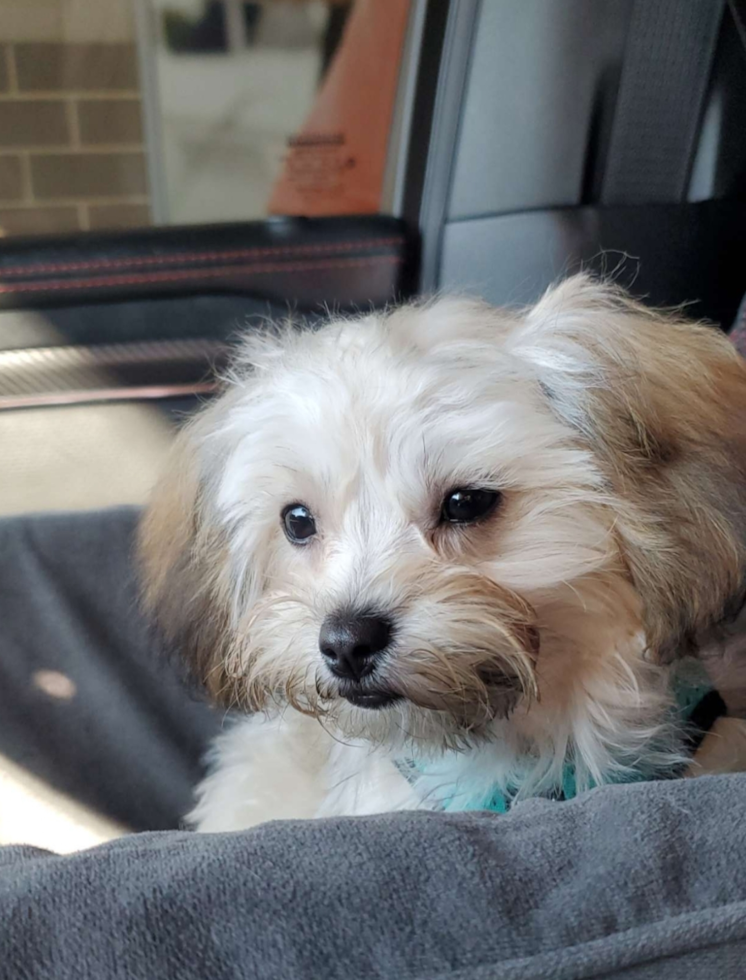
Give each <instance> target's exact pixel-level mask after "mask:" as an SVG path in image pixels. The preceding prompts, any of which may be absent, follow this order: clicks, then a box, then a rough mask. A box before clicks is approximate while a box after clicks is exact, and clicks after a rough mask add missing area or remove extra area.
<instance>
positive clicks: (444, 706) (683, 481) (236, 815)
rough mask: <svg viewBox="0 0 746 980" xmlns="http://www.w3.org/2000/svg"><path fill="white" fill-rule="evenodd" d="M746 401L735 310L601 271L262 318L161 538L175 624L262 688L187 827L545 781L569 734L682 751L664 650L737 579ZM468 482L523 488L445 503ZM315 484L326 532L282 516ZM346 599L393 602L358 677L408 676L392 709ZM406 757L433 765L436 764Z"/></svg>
mask: <svg viewBox="0 0 746 980" xmlns="http://www.w3.org/2000/svg"><path fill="white" fill-rule="evenodd" d="M745 422H746V368H744V366H743V364H742V363H741V361H740V360H739V358H738V356H737V355H736V354H735V353H734V352H733V351H732V350H731V349H730V346H729V344H728V342H727V341H726V340H725V339H724V338H722V337H720V336H719V335H718V333H717V331H715V330H714V329H713V328H711V327H705V326H699V325H694V324H690V323H686V322H684V321H682V320H681V319H679V318H677V317H675V316H672V315H663V314H658V313H652V312H650V311H648V310H646V309H644V308H643V307H641V306H638V305H637V304H635V303H633V302H632V301H631V300H629V299H628V298H626V297H625V296H623V295H622V294H621V293H619V292H618V291H616V290H614V289H613V288H611V287H609V286H607V285H604V284H602V283H598V282H595V281H593V280H591V279H589V278H587V277H583V276H581V277H575V278H573V279H570V280H567V281H565V282H564V283H561V284H560V285H559V286H557V287H556V288H554V289H552V290H550V291H549V292H548V293H547V294H546V295H545V296H544V298H543V299H542V300H541V301H540V302H539V303H538V304H537V305H536V306H535V307H533V308H531V309H529V310H527V311H523V312H514V311H502V310H496V309H493V308H491V307H488V306H486V305H484V304H481V303H477V302H468V301H464V300H449V299H443V300H438V301H436V302H432V303H426V304H422V305H415V306H407V307H403V308H401V309H398V310H395V311H393V312H391V313H388V314H372V315H370V316H367V317H362V318H360V319H357V320H345V319H341V320H336V321H333V322H331V323H330V324H329V325H328V326H326V327H324V328H323V329H321V330H319V331H317V332H309V331H296V330H294V329H293V328H290V327H288V328H283V329H278V330H277V331H272V332H267V333H264V334H262V335H252V336H250V337H248V338H247V339H246V342H245V346H244V348H243V350H242V351H241V352H240V354H239V356H238V359H237V363H236V365H235V368H234V371H233V373H232V375H231V377H230V378H229V379H228V380H227V382H226V388H225V393H224V394H223V396H222V397H221V398H220V399H218V400H217V401H216V402H215V403H214V404H213V405H211V406H210V407H209V408H208V409H207V411H205V412H204V413H203V414H202V415H201V416H200V417H198V418H197V420H196V421H195V422H193V423H192V424H190V425H189V426H188V427H187V429H186V430H185V432H184V433H183V435H182V436H181V438H180V440H179V445H178V446H177V448H176V450H175V453H174V461H173V465H172V467H171V470H170V472H169V474H168V475H167V476H166V478H165V480H164V482H163V485H162V486H161V488H160V490H159V491H158V492H157V493H156V496H155V497H154V500H153V502H152V505H151V507H150V509H149V512H148V514H147V515H146V518H145V521H144V523H143V527H142V533H141V552H142V556H143V566H144V574H145V581H146V597H147V601H148V604H149V607H150V608H151V609H152V611H153V613H154V614H155V615H156V616H157V617H158V619H159V621H160V623H161V626H162V628H163V631H164V633H165V634H166V635H167V636H168V637H169V638H170V640H171V641H172V643H173V644H174V645H175V646H177V647H178V648H179V649H180V650H181V651H182V652H183V653H184V654H185V655H186V656H187V657H188V658H189V659H190V661H191V663H192V666H193V669H194V670H195V672H196V673H197V675H198V676H199V677H200V678H201V679H202V680H203V681H204V683H205V684H206V686H207V688H208V690H209V691H210V693H211V694H212V695H213V697H214V698H216V699H217V700H219V701H220V702H221V703H223V704H227V705H229V706H231V707H236V708H241V709H248V710H249V711H253V712H257V714H255V715H253V716H252V717H249V718H247V719H246V720H244V721H241V722H239V723H238V725H237V726H236V727H235V728H232V729H231V730H230V731H228V732H227V733H226V734H225V735H224V736H223V737H222V739H221V740H220V741H219V743H218V746H217V748H216V754H215V759H216V768H215V771H214V772H213V774H212V775H211V776H210V777H209V778H208V780H207V781H206V782H205V783H204V784H203V786H202V787H201V789H200V792H199V803H198V806H197V809H196V810H195V812H194V814H193V820H194V822H195V823H196V824H197V825H198V826H199V827H200V828H201V829H204V830H216V829H237V828H239V827H242V826H248V825H249V824H251V823H255V822H258V821H261V820H264V819H268V818H271V817H278V816H280V817H286V816H301V817H311V816H319V815H325V814H330V813H342V814H344V813H359V812H375V811H376V810H381V809H395V808H403V807H412V806H420V807H438V806H440V805H442V804H443V802H444V798H445V796H446V795H447V796H448V798H449V799H450V800H451V805H453V799H454V792H455V796H456V799H458V794H459V793H460V792H462V790H463V793H464V794H465V795H473V794H474V793H475V792H479V791H481V790H484V791H485V792H486V791H488V790H489V789H490V787H495V786H502V787H509V786H510V787H515V786H519V787H520V789H519V791H518V796H519V797H525V796H530V795H535V794H541V793H546V792H549V791H551V790H552V788H556V786H557V784H558V780H559V779H560V777H561V773H562V770H563V768H564V766H565V765H566V763H567V762H568V760H570V759H571V760H572V762H573V763H574V766H575V769H576V772H577V779H578V788H579V789H580V790H582V789H583V788H584V787H587V786H591V785H594V784H598V783H603V782H606V781H610V780H613V779H615V778H619V777H620V776H622V775H624V774H625V773H626V772H628V771H629V770H632V769H639V768H642V769H643V770H644V771H645V772H647V773H649V774H650V775H651V776H655V775H656V774H659V773H663V772H666V771H670V767H671V766H672V765H675V764H677V763H679V762H681V761H682V759H684V756H683V755H682V746H681V741H680V735H681V733H680V731H679V729H678V728H677V726H676V724H674V723H672V721H671V694H670V677H669V675H670V671H671V669H672V668H671V666H670V663H671V662H672V661H673V660H675V658H676V656H677V653H678V652H679V651H681V650H684V649H688V648H691V649H696V646H697V644H698V642H700V641H699V639H698V638H701V637H702V636H704V635H705V634H706V632H707V631H708V630H710V629H711V628H712V626H713V624H716V623H718V622H719V621H720V620H721V619H722V618H723V616H724V614H725V611H726V609H727V607H728V604H729V603H730V602H732V601H734V599H737V598H738V597H739V596H740V591H741V588H742V579H743V569H744V558H745V557H746V547H745V540H744V532H745V531H746V481H745V480H744V465H745V464H746V441H745V440H744V433H745V432H746V426H745V425H744V423H745ZM462 486H477V487H484V488H490V489H494V490H497V491H499V492H500V493H501V495H502V498H501V503H500V506H499V507H498V508H497V509H496V511H495V512H494V514H492V515H491V516H490V517H489V518H488V519H486V520H485V521H484V522H482V523H478V524H474V525H471V526H463V527H462V526H453V525H445V526H444V525H443V524H442V522H440V521H439V515H440V510H441V504H442V500H443V498H444V495H446V494H447V493H448V492H449V491H450V490H452V489H453V488H455V487H462ZM294 502H301V503H303V504H304V505H305V506H307V507H308V508H309V509H310V510H311V511H312V512H313V514H314V516H315V519H316V523H317V534H316V536H315V537H314V538H313V540H312V541H311V542H310V543H309V544H308V545H307V546H304V547H298V546H295V545H293V544H291V543H290V542H289V541H288V540H287V539H286V537H285V536H284V534H283V530H282V526H281V520H280V515H281V512H282V511H283V508H284V507H286V506H287V505H289V504H291V503H294ZM351 607H352V608H356V609H358V610H363V609H375V610H378V611H382V612H384V613H385V614H386V615H387V616H389V617H390V618H391V619H392V620H393V622H394V623H395V634H394V639H393V642H392V643H391V645H390V647H389V648H388V650H387V651H386V653H385V654H384V657H383V659H382V660H381V663H380V666H379V668H378V669H377V671H376V673H375V675H374V679H372V680H370V681H368V680H366V681H365V684H366V685H371V686H372V685H377V686H378V687H381V686H383V687H384V688H385V689H386V690H387V691H389V692H391V693H393V694H395V695H397V696H398V698H399V700H398V701H396V703H394V704H391V705H390V706H388V707H386V708H383V709H382V710H379V711H374V710H370V709H364V708H359V707H354V706H353V705H351V704H350V703H349V702H348V701H347V700H345V698H343V697H342V696H340V686H339V682H338V680H337V678H335V677H334V675H333V674H332V673H331V672H330V671H329V670H328V668H327V666H326V664H325V663H324V658H323V657H322V656H321V655H320V652H319V629H320V625H321V623H322V621H323V619H324V617H325V616H327V615H328V614H330V613H334V612H336V611H337V610H339V609H341V608H351ZM498 678H499V679H500V680H499V682H498V681H497V680H496V679H498ZM714 735H715V733H713V738H714ZM717 735H718V738H720V732H718V733H717ZM737 737H740V736H737ZM725 741H728V739H725ZM714 745H718V746H719V745H720V743H719V742H712V743H711V742H710V740H708V742H707V743H706V745H705V746H704V748H705V749H706V752H704V753H703V763H702V767H701V768H702V771H704V770H705V769H709V768H710V767H711V765H712V766H715V767H719V766H721V765H722V764H723V758H724V756H726V755H727V753H724V752H722V751H719V749H716V748H714V747H711V746H714ZM402 759H414V760H417V761H418V762H419V763H421V764H422V766H423V767H424V768H425V770H426V772H427V776H426V777H425V778H423V779H421V780H419V781H418V782H417V785H416V787H415V789H413V787H412V786H411V785H410V783H409V782H407V781H406V780H405V779H404V778H403V777H402V776H401V775H400V773H399V771H398V769H397V768H396V766H395V765H394V761H399V762H400V761H401V760H402ZM708 759H709V760H716V761H715V762H711V761H708ZM734 759H735V756H734V758H733V759H732V760H731V761H732V762H733V764H736V765H738V766H739V767H740V764H741V761H742V759H743V757H742V755H739V756H738V759H739V761H738V762H737V763H736V762H735V761H734ZM454 787H455V789H454Z"/></svg>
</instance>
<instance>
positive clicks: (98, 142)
mask: <svg viewBox="0 0 746 980" xmlns="http://www.w3.org/2000/svg"><path fill="white" fill-rule="evenodd" d="M86 7H87V8H88V13H89V16H88V17H86ZM106 8H108V16H107V11H106ZM117 18H118V19H117ZM97 34H98V36H99V37H103V38H104V39H105V40H103V41H101V40H98V38H97V36H96V35H97ZM112 34H114V35H115V38H116V39H115V40H108V38H109V37H111V35H112ZM149 221H150V218H149V207H148V188H147V177H146V166H145V155H144V148H143V130H142V119H141V106H140V92H139V83H138V72H137V53H136V49H135V45H134V41H133V38H132V26H131V10H130V8H129V0H21V2H17V0H0V234H2V235H19V234H44V233H47V232H64V231H76V230H87V229H102V228H126V227H134V226H139V225H147V224H149Z"/></svg>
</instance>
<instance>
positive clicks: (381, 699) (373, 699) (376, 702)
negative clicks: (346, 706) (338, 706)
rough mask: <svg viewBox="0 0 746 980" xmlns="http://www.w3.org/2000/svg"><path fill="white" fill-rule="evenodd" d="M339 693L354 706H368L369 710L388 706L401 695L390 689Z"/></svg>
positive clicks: (378, 709)
mask: <svg viewBox="0 0 746 980" xmlns="http://www.w3.org/2000/svg"><path fill="white" fill-rule="evenodd" d="M340 693H341V694H342V697H343V698H344V699H345V701H349V702H350V704H353V705H354V706H355V707H356V708H368V709H370V710H371V711H380V710H381V708H388V707H389V705H391V704H394V703H395V702H396V701H400V700H401V695H399V694H394V693H393V692H392V691H353V690H347V691H342V692H340Z"/></svg>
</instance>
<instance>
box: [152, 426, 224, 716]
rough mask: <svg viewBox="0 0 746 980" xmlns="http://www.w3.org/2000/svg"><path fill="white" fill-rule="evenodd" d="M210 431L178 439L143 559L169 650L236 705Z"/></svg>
mask: <svg viewBox="0 0 746 980" xmlns="http://www.w3.org/2000/svg"><path fill="white" fill-rule="evenodd" d="M207 424H208V421H207V418H206V416H205V415H203V416H200V417H199V418H198V419H197V421H196V422H195V423H192V424H190V425H187V426H186V427H185V429H184V430H182V432H181V433H180V434H179V436H178V437H177V439H176V442H175V444H174V446H173V449H172V452H171V455H170V458H169V460H168V463H167V465H166V468H165V472H164V475H163V476H162V478H161V480H160V481H159V483H158V485H157V486H156V488H155V490H154V492H153V494H152V497H151V500H150V502H149V504H148V506H147V508H146V510H145V513H144V515H143V517H142V519H141V522H140V526H139V530H138V540H137V553H138V558H139V565H140V570H141V579H142V591H143V600H144V606H145V610H146V612H147V613H148V614H149V615H150V616H151V617H152V618H153V620H154V622H155V624H156V625H157V627H158V629H159V630H160V632H161V634H162V636H163V637H164V638H165V640H166V642H167V643H168V646H169V648H170V649H173V650H174V652H176V653H177V654H178V655H179V656H180V657H181V658H182V659H183V660H184V661H185V662H186V664H187V666H188V667H189V669H190V672H191V673H192V674H193V675H194V677H195V678H196V679H197V680H199V681H200V682H201V683H202V684H203V685H204V686H205V688H206V689H207V691H208V693H209V694H210V696H211V697H212V698H213V699H214V700H216V701H218V702H221V703H225V704H235V703H236V701H237V699H238V698H239V690H238V688H237V685H236V678H235V676H234V675H233V674H232V673H231V672H230V665H231V663H232V662H233V658H232V648H233V645H234V642H235V640H234V632H233V629H232V627H231V622H230V598H229V594H228V589H227V579H228V576H227V571H228V558H227V546H226V542H225V540H224V533H223V532H222V531H221V530H220V529H219V527H218V526H217V524H216V522H215V521H214V519H213V518H212V517H211V515H210V513H209V511H208V508H207V506H206V494H205V492H204V490H205V479H206V477H205V474H203V473H202V472H201V464H200V460H199V457H198V453H197V449H196V446H197V442H198V433H200V432H201V431H203V430H205V429H206V428H207Z"/></svg>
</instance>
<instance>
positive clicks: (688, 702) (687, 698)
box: [398, 665, 723, 813]
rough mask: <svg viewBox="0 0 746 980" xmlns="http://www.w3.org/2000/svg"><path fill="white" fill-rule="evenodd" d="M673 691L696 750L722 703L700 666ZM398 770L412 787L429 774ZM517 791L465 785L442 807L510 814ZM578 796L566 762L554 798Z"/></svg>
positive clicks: (616, 779)
mask: <svg viewBox="0 0 746 980" xmlns="http://www.w3.org/2000/svg"><path fill="white" fill-rule="evenodd" d="M672 691H673V696H674V700H675V707H674V708H673V709H672V710H673V711H674V713H675V716H676V719H677V720H678V722H679V724H680V725H681V728H682V730H683V731H684V732H685V733H689V735H690V736H693V741H692V740H691V738H690V741H691V744H690V749H691V750H692V751H693V750H694V748H696V744H697V743H698V741H701V738H702V737H703V736H704V734H705V732H706V730H707V729H708V728H709V727H710V725H711V724H712V721H713V720H714V718H715V717H716V716H717V715H718V714H722V713H723V706H722V701H720V698H719V696H718V695H717V693H716V692H715V691H714V689H713V687H712V685H711V684H710V682H709V679H708V678H707V676H706V674H705V672H704V670H703V669H702V668H701V667H699V665H697V666H696V667H691V666H690V667H689V669H688V670H687V671H686V673H682V674H680V675H679V676H676V677H674V680H673V683H672ZM711 698H714V701H715V702H716V705H715V707H714V710H708V711H707V717H706V719H703V721H702V722H700V721H698V720H696V718H695V716H696V714H697V712H698V709H700V708H701V707H702V706H704V705H705V703H706V701H709V700H710V699H711ZM398 768H399V770H400V772H401V773H402V774H403V775H404V776H405V778H406V779H407V780H408V781H409V782H411V783H412V784H413V785H414V784H415V783H416V782H417V780H418V778H419V777H420V776H423V775H427V773H428V768H427V766H426V765H424V764H421V763H417V762H413V761H410V760H406V761H405V762H403V763H401V764H398ZM680 773H681V767H680V766H679V767H676V768H675V769H673V770H669V771H668V772H661V771H660V770H658V771H656V772H655V773H651V771H650V770H645V769H642V768H639V769H635V768H629V769H625V770H624V771H623V772H621V773H618V774H612V775H611V776H610V778H609V779H608V780H607V783H637V782H646V781H649V780H651V779H671V778H674V777H676V776H678V775H680ZM595 786H596V784H595V783H591V784H590V785H589V787H588V788H589V789H594V788H595ZM518 789H519V787H518V786H514V787H510V788H508V789H502V788H495V789H494V790H491V791H490V792H489V793H487V794H485V793H484V792H479V793H477V794H475V795H472V796H470V795H469V793H468V789H465V787H464V786H463V785H462V783H459V785H458V791H456V789H455V788H454V791H453V792H452V793H451V794H450V795H448V793H447V792H446V793H445V794H444V797H445V799H444V802H443V803H442V805H441V808H442V809H443V810H448V811H451V812H455V811H462V810H489V811H491V812H492V813H507V811H508V810H509V809H510V807H511V803H512V801H513V799H514V798H515V796H516V794H517V792H518ZM575 796H577V780H576V773H575V766H574V765H573V764H572V763H571V762H567V763H566V764H565V767H564V769H563V772H562V778H561V782H560V783H559V784H558V785H557V787H556V789H555V792H554V793H553V794H552V798H553V799H558V800H571V799H572V798H573V797H575Z"/></svg>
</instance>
